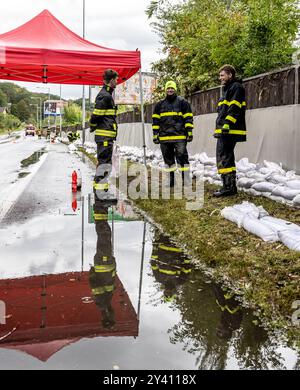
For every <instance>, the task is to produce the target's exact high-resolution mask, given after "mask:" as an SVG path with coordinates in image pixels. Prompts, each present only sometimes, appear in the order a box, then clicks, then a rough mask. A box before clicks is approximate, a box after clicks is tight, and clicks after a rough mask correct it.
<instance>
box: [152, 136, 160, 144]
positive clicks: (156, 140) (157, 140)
mask: <svg viewBox="0 0 300 390" xmlns="http://www.w3.org/2000/svg"><path fill="white" fill-rule="evenodd" d="M153 142H154V143H155V145H159V139H158V137H153Z"/></svg>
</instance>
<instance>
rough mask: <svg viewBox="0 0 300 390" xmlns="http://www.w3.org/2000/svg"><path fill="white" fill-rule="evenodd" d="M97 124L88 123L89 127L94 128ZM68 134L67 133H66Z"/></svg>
mask: <svg viewBox="0 0 300 390" xmlns="http://www.w3.org/2000/svg"><path fill="white" fill-rule="evenodd" d="M96 126H97V124H96V123H90V127H96ZM68 134H69V133H68Z"/></svg>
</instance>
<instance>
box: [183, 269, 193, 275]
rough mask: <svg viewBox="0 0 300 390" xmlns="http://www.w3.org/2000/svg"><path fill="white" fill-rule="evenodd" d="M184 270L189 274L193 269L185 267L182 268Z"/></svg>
mask: <svg viewBox="0 0 300 390" xmlns="http://www.w3.org/2000/svg"><path fill="white" fill-rule="evenodd" d="M182 272H183V273H185V274H189V273H190V272H192V269H191V268H190V269H184V268H182Z"/></svg>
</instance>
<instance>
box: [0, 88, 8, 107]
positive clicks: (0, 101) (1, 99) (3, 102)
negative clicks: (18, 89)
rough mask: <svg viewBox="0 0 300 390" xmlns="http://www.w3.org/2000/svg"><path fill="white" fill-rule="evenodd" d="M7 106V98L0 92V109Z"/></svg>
mask: <svg viewBox="0 0 300 390" xmlns="http://www.w3.org/2000/svg"><path fill="white" fill-rule="evenodd" d="M6 106H7V97H6V95H5V93H4V92H2V91H1V90H0V107H6Z"/></svg>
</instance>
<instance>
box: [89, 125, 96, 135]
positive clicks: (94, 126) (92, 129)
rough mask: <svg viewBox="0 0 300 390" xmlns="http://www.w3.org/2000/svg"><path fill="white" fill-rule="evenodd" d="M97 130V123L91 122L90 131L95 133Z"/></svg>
mask: <svg viewBox="0 0 300 390" xmlns="http://www.w3.org/2000/svg"><path fill="white" fill-rule="evenodd" d="M95 130H96V125H92V124H90V133H93V132H94V131H95Z"/></svg>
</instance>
